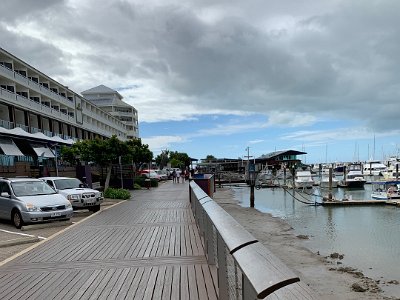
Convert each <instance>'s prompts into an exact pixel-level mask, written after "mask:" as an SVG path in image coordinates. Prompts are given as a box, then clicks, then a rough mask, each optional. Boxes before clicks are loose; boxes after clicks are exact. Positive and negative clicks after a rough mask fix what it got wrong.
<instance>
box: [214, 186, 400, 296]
mask: <svg viewBox="0 0 400 300" xmlns="http://www.w3.org/2000/svg"><path fill="white" fill-rule="evenodd" d="M213 198H214V200H215V201H216V202H217V203H219V204H220V205H221V206H222V207H223V208H224V209H225V210H226V211H227V212H228V213H229V214H231V215H232V216H233V217H234V218H235V219H236V220H237V221H238V222H239V223H240V224H241V225H242V226H244V227H245V228H246V229H247V230H248V231H249V232H250V233H252V234H253V235H254V236H255V237H256V238H257V239H258V240H259V241H260V242H261V243H263V244H264V245H265V246H266V247H267V248H268V249H269V250H270V251H271V252H273V253H274V254H275V255H276V256H277V257H279V258H280V259H281V260H282V261H283V262H284V263H285V264H286V265H287V266H288V267H290V268H291V269H292V270H293V271H295V272H296V273H297V274H298V275H299V276H300V278H301V280H302V281H304V282H306V283H307V284H308V285H309V286H310V287H311V288H312V289H313V290H314V291H315V292H316V293H317V294H318V295H319V297H320V299H327V300H329V299H343V300H347V299H349V300H350V299H391V300H392V299H400V298H399V297H400V296H399V295H400V293H399V291H400V285H399V282H397V281H396V280H391V281H387V282H384V281H381V280H379V279H372V278H369V277H367V276H364V274H363V273H362V270H357V269H354V268H352V267H351V266H346V265H343V264H342V262H341V259H342V258H343V256H344V255H345V253H342V254H340V253H332V254H331V255H329V256H325V257H324V256H321V255H319V253H318V252H317V253H314V252H312V251H310V250H309V249H307V248H306V247H305V246H304V245H303V241H304V239H308V237H307V236H304V235H299V236H296V234H295V232H294V230H293V228H292V227H291V226H290V225H289V224H288V223H286V222H285V221H283V220H282V219H280V218H277V217H273V216H272V215H270V214H268V213H263V212H260V211H258V210H256V209H254V208H246V207H242V206H240V205H239V203H238V202H237V201H236V200H234V197H233V192H232V190H231V189H229V188H218V189H217V191H216V193H214V197H213Z"/></svg>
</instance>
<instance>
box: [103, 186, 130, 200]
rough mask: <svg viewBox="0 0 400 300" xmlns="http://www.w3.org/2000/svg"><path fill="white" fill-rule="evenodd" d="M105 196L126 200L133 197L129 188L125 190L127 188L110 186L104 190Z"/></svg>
mask: <svg viewBox="0 0 400 300" xmlns="http://www.w3.org/2000/svg"><path fill="white" fill-rule="evenodd" d="M104 197H105V198H110V199H122V200H126V199H129V198H130V197H131V193H130V192H129V191H128V190H125V189H113V188H108V189H107V190H106V191H105V192H104Z"/></svg>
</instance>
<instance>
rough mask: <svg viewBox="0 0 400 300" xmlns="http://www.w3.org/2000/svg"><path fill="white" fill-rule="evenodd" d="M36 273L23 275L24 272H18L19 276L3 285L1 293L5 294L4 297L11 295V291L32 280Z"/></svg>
mask: <svg viewBox="0 0 400 300" xmlns="http://www.w3.org/2000/svg"><path fill="white" fill-rule="evenodd" d="M33 275H34V274H32V273H30V274H26V275H25V276H23V274H18V276H16V277H14V279H13V280H12V281H9V284H7V285H3V287H2V289H1V290H0V295H3V297H5V296H7V295H9V294H10V293H11V294H12V293H13V291H15V290H17V289H18V287H19V286H23V285H24V284H25V283H26V282H28V281H29V280H30V278H31V277H32V276H33Z"/></svg>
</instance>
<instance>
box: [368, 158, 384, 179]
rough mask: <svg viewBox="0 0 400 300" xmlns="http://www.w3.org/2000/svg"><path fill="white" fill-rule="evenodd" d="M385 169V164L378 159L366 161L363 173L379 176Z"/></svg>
mask: <svg viewBox="0 0 400 300" xmlns="http://www.w3.org/2000/svg"><path fill="white" fill-rule="evenodd" d="M386 170H387V166H386V165H385V164H383V163H381V162H380V161H372V160H370V161H367V162H366V163H364V166H363V172H364V175H373V176H380V175H382V173H383V172H385V171H386Z"/></svg>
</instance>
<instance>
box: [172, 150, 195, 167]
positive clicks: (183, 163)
mask: <svg viewBox="0 0 400 300" xmlns="http://www.w3.org/2000/svg"><path fill="white" fill-rule="evenodd" d="M169 159H170V163H171V167H173V168H178V167H174V166H173V163H172V162H173V160H174V164H175V163H178V164H179V165H180V166H179V168H183V167H189V166H190V163H191V161H190V157H189V155H187V153H182V152H177V151H175V152H171V153H170V154H169Z"/></svg>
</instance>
